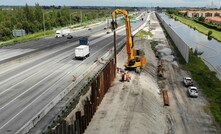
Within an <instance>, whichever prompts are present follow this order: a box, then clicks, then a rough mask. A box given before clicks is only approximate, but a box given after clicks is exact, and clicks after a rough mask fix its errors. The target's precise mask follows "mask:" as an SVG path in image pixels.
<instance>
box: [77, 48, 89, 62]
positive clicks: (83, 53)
mask: <svg viewBox="0 0 221 134" xmlns="http://www.w3.org/2000/svg"><path fill="white" fill-rule="evenodd" d="M89 56H90V51H89V46H88V45H80V46H78V47H76V48H75V59H81V60H83V59H85V58H87V57H89Z"/></svg>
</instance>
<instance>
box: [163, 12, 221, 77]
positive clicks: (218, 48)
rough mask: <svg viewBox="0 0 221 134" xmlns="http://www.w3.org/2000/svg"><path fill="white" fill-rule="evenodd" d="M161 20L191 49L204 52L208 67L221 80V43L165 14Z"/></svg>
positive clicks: (203, 56)
mask: <svg viewBox="0 0 221 134" xmlns="http://www.w3.org/2000/svg"><path fill="white" fill-rule="evenodd" d="M160 16H161V18H162V19H163V20H164V21H165V22H166V23H167V24H169V25H171V27H172V28H173V29H174V31H175V32H176V33H177V34H179V36H180V37H181V38H182V39H183V40H184V41H185V42H186V43H187V44H188V45H189V47H190V48H193V49H198V51H200V52H203V54H202V55H201V56H200V57H202V58H203V60H204V61H205V63H206V64H207V65H208V67H209V68H210V69H211V70H213V71H215V72H216V73H217V77H218V78H219V79H221V42H218V41H217V40H215V39H212V40H208V37H207V36H206V35H204V34H202V33H200V32H198V31H197V30H194V29H193V28H190V27H189V26H187V25H185V24H183V23H181V22H179V21H175V20H174V19H171V18H170V17H169V16H167V15H165V14H160Z"/></svg>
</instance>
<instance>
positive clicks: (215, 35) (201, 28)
mask: <svg viewBox="0 0 221 134" xmlns="http://www.w3.org/2000/svg"><path fill="white" fill-rule="evenodd" d="M172 16H173V18H176V19H177V20H179V21H180V22H182V23H184V24H186V25H188V26H190V27H192V28H194V29H196V30H198V31H199V32H201V33H203V34H205V35H207V34H208V32H209V31H212V32H213V33H212V35H211V37H213V38H215V39H216V40H218V41H220V42H221V31H218V30H215V29H212V28H208V27H206V26H204V25H202V24H199V23H197V22H195V21H194V20H191V18H184V17H180V16H177V15H174V14H172Z"/></svg>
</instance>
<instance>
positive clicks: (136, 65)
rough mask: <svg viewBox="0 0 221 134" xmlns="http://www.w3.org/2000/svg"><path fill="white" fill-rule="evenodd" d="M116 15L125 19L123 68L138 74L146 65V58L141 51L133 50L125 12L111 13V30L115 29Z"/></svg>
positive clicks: (128, 21) (128, 20) (129, 27)
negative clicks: (125, 55) (125, 56)
mask: <svg viewBox="0 0 221 134" xmlns="http://www.w3.org/2000/svg"><path fill="white" fill-rule="evenodd" d="M116 14H123V15H124V16H125V19H126V20H125V23H126V47H127V55H128V60H127V63H126V64H125V65H124V66H125V68H126V69H135V71H136V72H138V73H139V72H140V71H141V70H140V69H141V68H142V67H143V66H144V65H145V64H146V57H145V55H144V52H143V51H141V50H135V49H133V41H132V33H131V26H130V18H129V14H128V11H127V10H125V9H116V10H114V11H113V12H112V22H111V25H112V30H115V29H116V28H117V22H116Z"/></svg>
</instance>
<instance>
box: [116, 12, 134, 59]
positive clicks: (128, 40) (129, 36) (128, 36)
mask: <svg viewBox="0 0 221 134" xmlns="http://www.w3.org/2000/svg"><path fill="white" fill-rule="evenodd" d="M119 13H122V14H124V15H125V18H126V20H125V21H126V46H127V55H128V60H129V59H133V51H132V47H133V41H132V33H131V26H130V18H129V16H128V15H129V14H128V11H127V10H124V9H116V10H114V12H112V21H113V20H114V19H115V17H116V14H119ZM115 21H116V20H115Z"/></svg>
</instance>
